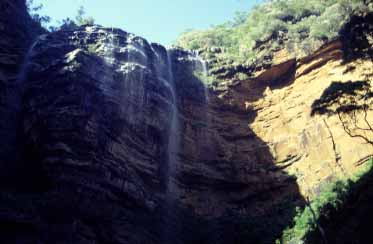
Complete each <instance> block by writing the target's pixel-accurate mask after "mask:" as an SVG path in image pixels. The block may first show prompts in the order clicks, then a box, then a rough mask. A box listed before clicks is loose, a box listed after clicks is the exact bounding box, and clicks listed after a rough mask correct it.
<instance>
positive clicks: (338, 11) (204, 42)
mask: <svg viewBox="0 0 373 244" xmlns="http://www.w3.org/2000/svg"><path fill="white" fill-rule="evenodd" d="M364 8H367V4H366V3H364V1H363V0H272V1H266V2H265V3H263V4H262V5H259V6H256V7H254V8H253V9H252V10H251V11H250V12H249V13H246V14H245V13H242V12H238V13H237V14H236V17H235V19H234V20H233V21H232V22H227V23H225V24H222V25H218V26H213V27H211V28H209V29H208V30H189V31H186V32H184V33H182V34H181V36H180V37H179V38H178V40H177V42H176V44H177V45H179V46H181V47H184V48H188V49H202V50H209V48H211V47H216V46H218V47H221V48H222V49H223V50H224V52H222V53H221V54H218V55H217V56H218V57H220V58H228V59H229V58H230V59H233V60H237V61H243V60H245V61H247V60H252V59H254V57H256V56H257V55H258V50H257V47H258V46H260V45H262V44H265V43H267V42H268V41H272V42H277V43H276V44H275V45H274V46H276V48H278V47H280V46H283V47H286V48H287V49H288V51H290V52H291V53H293V54H294V55H305V54H308V53H309V52H311V51H314V50H315V49H316V48H318V47H319V46H320V45H321V44H322V43H324V42H325V41H327V40H331V39H333V38H335V37H336V36H337V35H338V31H339V29H340V28H341V26H342V25H343V24H344V23H345V22H346V21H347V20H348V18H349V16H351V15H352V13H353V12H354V11H358V10H361V9H364Z"/></svg>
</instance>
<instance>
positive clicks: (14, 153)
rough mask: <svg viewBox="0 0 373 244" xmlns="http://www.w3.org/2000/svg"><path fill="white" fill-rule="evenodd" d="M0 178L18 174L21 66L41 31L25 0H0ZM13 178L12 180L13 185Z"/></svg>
mask: <svg viewBox="0 0 373 244" xmlns="http://www.w3.org/2000/svg"><path fill="white" fill-rule="evenodd" d="M0 13H1V14H0V32H1V39H0V113H1V121H0V137H1V140H2V146H1V148H0V158H1V159H2V163H1V166H0V171H1V173H0V178H1V180H0V181H4V183H5V182H7V181H9V180H11V179H12V178H13V177H16V175H19V169H18V165H19V161H20V160H19V157H18V155H19V152H20V151H21V150H20V148H21V145H20V142H19V141H18V139H17V137H18V133H16V131H19V130H18V125H19V124H18V123H19V114H20V112H19V111H20V105H19V101H20V100H19V97H20V86H19V82H18V81H19V80H20V77H19V76H18V75H19V74H20V70H21V69H22V65H23V59H24V56H25V55H26V53H27V49H28V47H29V46H30V45H31V42H32V40H33V39H34V38H35V37H36V36H37V35H38V34H40V33H42V32H43V30H42V29H41V27H40V26H39V25H37V24H35V23H34V22H33V21H32V20H31V18H30V16H29V15H28V14H27V11H26V6H25V3H24V1H20V0H14V1H10V0H1V1H0ZM14 184H16V182H12V185H14Z"/></svg>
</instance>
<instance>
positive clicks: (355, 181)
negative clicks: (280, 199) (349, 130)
mask: <svg viewBox="0 0 373 244" xmlns="http://www.w3.org/2000/svg"><path fill="white" fill-rule="evenodd" d="M372 171H373V158H371V159H370V160H368V161H367V162H366V163H365V167H364V168H363V169H362V170H361V171H360V172H358V173H357V174H356V175H354V176H353V177H352V178H351V179H341V180H337V181H335V182H331V183H326V184H325V185H324V186H322V187H321V192H320V194H319V195H318V196H317V197H316V198H315V199H314V200H313V201H312V202H311V203H310V204H309V205H308V206H306V207H305V208H304V209H303V210H302V211H301V210H300V209H298V210H297V212H298V213H297V215H296V216H295V218H294V226H293V227H291V228H288V229H286V230H285V231H284V233H283V236H282V238H281V240H277V243H308V242H307V239H308V236H310V235H311V234H312V233H314V232H317V231H320V229H319V226H318V224H319V222H320V219H321V218H324V219H325V218H328V216H329V215H331V213H332V212H336V211H338V210H339V209H341V208H342V207H343V206H344V203H345V202H346V200H347V199H348V197H349V195H350V194H351V193H352V192H354V191H355V189H356V188H358V186H359V181H360V180H361V179H362V178H363V176H365V175H367V174H368V173H370V172H372Z"/></svg>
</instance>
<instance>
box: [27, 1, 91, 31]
mask: <svg viewBox="0 0 373 244" xmlns="http://www.w3.org/2000/svg"><path fill="white" fill-rule="evenodd" d="M26 7H27V11H28V12H29V13H30V16H31V18H32V19H33V20H34V21H35V22H37V23H39V24H40V25H41V26H43V27H44V28H48V29H49V30H50V31H58V30H68V29H73V28H76V27H78V26H82V25H93V24H94V23H95V20H94V18H93V17H91V16H86V11H85V9H84V7H83V6H80V7H79V9H78V11H77V14H76V16H75V18H74V19H70V18H69V17H67V18H65V19H63V20H62V21H58V26H53V25H49V24H50V23H51V21H52V18H51V17H49V16H47V15H41V14H40V10H41V9H42V8H43V4H39V5H35V3H34V0H27V1H26Z"/></svg>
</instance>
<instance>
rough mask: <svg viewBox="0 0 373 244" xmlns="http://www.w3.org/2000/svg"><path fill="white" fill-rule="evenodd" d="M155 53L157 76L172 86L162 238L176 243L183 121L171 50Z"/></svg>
mask: <svg viewBox="0 0 373 244" xmlns="http://www.w3.org/2000/svg"><path fill="white" fill-rule="evenodd" d="M152 51H153V53H154V54H155V62H154V68H155V72H156V75H157V78H158V80H159V81H160V82H164V84H165V85H166V86H168V87H169V88H170V92H171V96H172V97H171V98H172V100H171V103H172V104H171V107H172V109H171V114H170V118H171V123H170V129H169V135H168V145H167V155H166V156H167V158H166V162H165V165H162V166H161V174H162V175H161V177H162V179H163V186H164V189H165V198H164V202H163V204H162V212H161V224H160V225H159V228H160V239H161V240H160V241H161V243H163V244H166V243H175V242H174V240H175V238H176V237H177V236H178V233H179V231H180V225H181V223H180V218H179V217H178V215H179V214H178V209H177V204H176V202H177V201H178V200H179V198H180V192H179V188H178V186H177V183H176V177H177V173H178V168H179V158H178V154H179V152H180V121H179V110H178V106H177V93H176V85H175V80H174V74H173V65H172V53H171V51H170V50H166V52H167V57H164V55H161V54H160V53H158V52H157V50H156V49H154V48H153V47H152Z"/></svg>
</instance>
